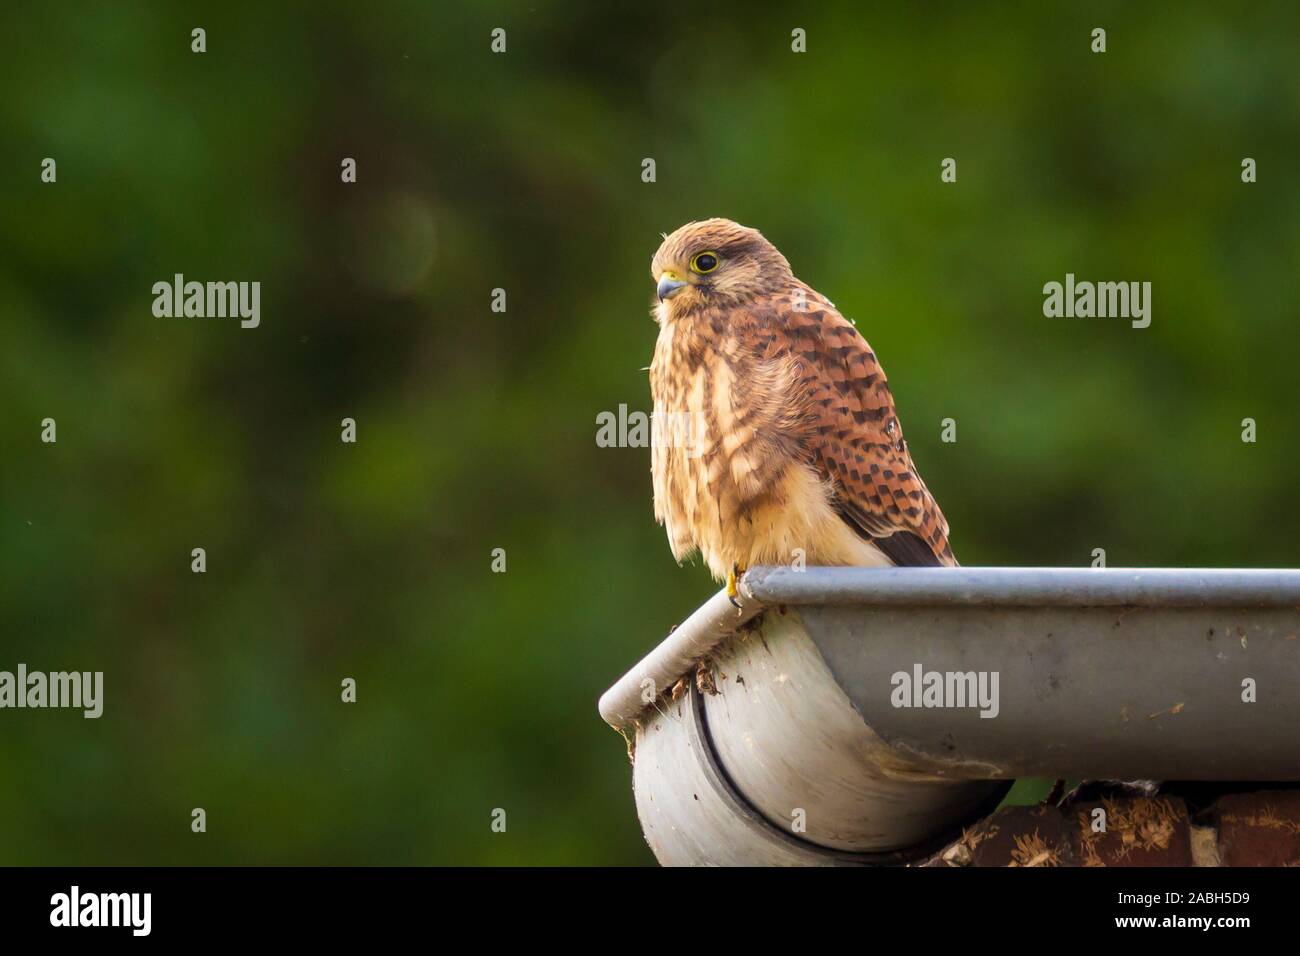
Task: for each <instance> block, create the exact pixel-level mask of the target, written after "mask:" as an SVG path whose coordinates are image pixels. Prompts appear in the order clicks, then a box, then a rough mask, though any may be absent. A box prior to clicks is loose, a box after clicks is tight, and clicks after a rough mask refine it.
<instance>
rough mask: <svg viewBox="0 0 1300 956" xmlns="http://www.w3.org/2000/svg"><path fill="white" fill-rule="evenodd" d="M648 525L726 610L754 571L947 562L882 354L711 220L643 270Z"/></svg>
mask: <svg viewBox="0 0 1300 956" xmlns="http://www.w3.org/2000/svg"><path fill="white" fill-rule="evenodd" d="M650 272H651V276H652V277H653V279H654V280H655V282H656V283H657V284H658V285H657V290H656V291H657V294H658V299H659V301H658V303H657V305H656V306H655V310H654V314H655V319H656V321H657V322H658V323H659V339H658V341H657V342H656V343H655V354H654V361H653V363H652V364H651V366H650V391H651V395H652V397H653V399H654V425H653V432H654V435H653V440H652V442H651V445H652V448H651V474H652V476H653V479H654V507H655V517H656V518H657V519H658V520H659V522H660V523H661V524H663V525H664V526H665V528H666V529H667V531H668V541H669V544H670V545H671V546H672V551H673V556H674V557H675V558H677V560H678V561H681V560H683V559H684V558H685V557H687V556H688V555H689V554H690V553H691V552H693V551H696V550H698V551H699V552H700V554H701V555H702V556H703V558H704V560H705V561H706V562H707V563H708V566H709V569H710V570H711V571H712V572H713V575H714V577H715V578H717V579H718V580H719V581H721V580H724V579H725V580H726V582H727V593H728V594H729V595H731V596H732V599H733V601H734V599H735V595H736V577H737V575H739V574H741V573H743V572H744V571H745V570H746V569H747V568H751V567H755V566H757V565H760V564H791V563H794V562H795V561H797V560H800V559H802V560H803V561H804V562H805V563H807V564H814V565H817V564H821V565H868V566H890V565H955V564H956V563H957V561H956V559H955V558H954V557H953V554H952V550H951V548H949V546H948V523H947V521H945V520H944V517H943V514H942V513H941V512H940V511H939V506H938V505H937V504H935V501H934V498H933V497H932V496H931V494H930V492H929V490H928V489H927V488H926V487H925V482H923V481H922V480H921V476H920V475H919V474H917V471H916V466H915V465H913V464H912V456H911V455H910V454H909V452H908V450H907V443H906V442H905V441H904V440H903V430H902V426H900V425H899V423H898V416H897V415H896V414H895V412H894V400H893V397H892V395H891V394H890V391H889V385H888V383H887V382H886V381H885V373H884V371H883V370H882V369H881V367H880V363H879V362H877V361H876V355H875V353H874V352H872V351H871V347H870V346H869V345H867V343H866V340H865V339H863V338H862V336H861V335H860V334H859V333H858V330H857V329H856V328H855V327H854V326H853V324H852V323H850V322H849V321H848V320H846V319H845V318H844V317H843V316H842V315H840V313H839V312H838V311H836V309H835V306H834V305H832V304H831V302H830V300H829V299H827V298H826V297H825V296H823V295H821V294H820V293H819V292H817V291H816V290H814V289H812V288H811V287H810V286H808V285H805V284H804V283H803V282H801V281H799V280H798V279H796V278H795V276H794V273H792V272H791V271H790V263H789V262H787V261H786V259H785V256H783V255H781V253H780V252H778V251H777V249H776V247H775V246H773V245H772V244H771V243H770V242H768V241H767V240H766V239H764V238H763V236H762V235H761V234H760V233H759V232H758V231H757V230H756V229H749V228H746V227H745V226H741V225H738V224H737V223H734V222H732V221H731V220H729V219H708V220H705V221H703V222H692V223H687V224H686V225H684V226H682V227H681V228H680V229H678V230H677V231H676V232H674V233H673V234H672V235H670V236H665V237H664V241H663V244H662V245H661V246H660V247H659V251H658V252H656V253H655V255H654V259H653V261H652V262H651V265H650Z"/></svg>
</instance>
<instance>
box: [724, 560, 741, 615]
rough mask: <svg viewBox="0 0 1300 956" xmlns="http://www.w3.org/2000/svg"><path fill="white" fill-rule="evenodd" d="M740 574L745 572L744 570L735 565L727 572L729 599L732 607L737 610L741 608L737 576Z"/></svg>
mask: <svg viewBox="0 0 1300 956" xmlns="http://www.w3.org/2000/svg"><path fill="white" fill-rule="evenodd" d="M740 574H744V572H743V571H741V570H740V568H739V567H737V566H735V565H733V566H732V568H731V570H730V571H728V572H727V600H728V601H730V602H731V605H732V607H734V608H735V609H736V610H737V611H739V610H741V607H740V602H739V601H737V600H736V595H737V594H739V593H740V592H739V591H738V590H737V588H736V577H737V576H738V575H740Z"/></svg>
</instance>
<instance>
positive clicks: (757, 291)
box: [650, 219, 793, 320]
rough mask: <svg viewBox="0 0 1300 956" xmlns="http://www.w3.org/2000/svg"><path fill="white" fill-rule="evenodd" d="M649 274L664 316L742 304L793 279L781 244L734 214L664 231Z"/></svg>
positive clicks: (779, 287)
mask: <svg viewBox="0 0 1300 956" xmlns="http://www.w3.org/2000/svg"><path fill="white" fill-rule="evenodd" d="M650 276H651V278H653V279H654V281H655V283H656V285H655V295H656V296H657V297H658V300H659V303H660V304H659V306H658V308H657V311H658V314H659V315H660V317H661V320H662V319H663V318H669V317H673V316H679V315H687V314H690V313H692V312H695V311H698V310H699V309H702V308H706V307H708V306H711V305H724V306H734V305H739V304H742V303H744V302H745V301H747V300H749V299H752V298H754V297H755V296H760V295H764V294H769V293H773V292H779V291H781V290H783V289H786V288H788V287H789V285H790V282H791V281H792V279H793V275H792V274H791V272H790V263H788V262H786V259H785V256H783V255H781V253H780V252H778V251H777V249H776V246H774V245H772V244H771V243H770V242H768V241H767V240H766V239H764V238H763V235H762V233H760V232H759V231H758V230H757V229H750V228H749V227H747V226H742V225H740V224H739V223H735V222H732V221H731V220H730V219H705V220H704V221H703V222H688V223H687V224H686V225H684V226H682V227H681V228H680V229H678V230H677V231H676V232H674V233H672V234H671V235H667V236H664V241H663V244H662V245H661V246H660V247H659V251H658V252H656V253H655V255H654V259H652V260H651V262H650Z"/></svg>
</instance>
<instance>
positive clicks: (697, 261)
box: [691, 252, 718, 275]
mask: <svg viewBox="0 0 1300 956" xmlns="http://www.w3.org/2000/svg"><path fill="white" fill-rule="evenodd" d="M717 267H718V254H717V253H716V252H701V253H698V254H697V255H696V256H695V258H694V259H692V260H691V270H692V271H693V272H698V273H699V274H700V275H704V273H706V272H712V271H713V270H714V269H716V268H717Z"/></svg>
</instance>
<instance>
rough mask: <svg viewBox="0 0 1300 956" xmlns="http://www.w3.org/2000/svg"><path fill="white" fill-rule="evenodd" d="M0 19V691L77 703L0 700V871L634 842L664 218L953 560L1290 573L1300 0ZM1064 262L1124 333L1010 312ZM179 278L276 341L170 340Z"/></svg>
mask: <svg viewBox="0 0 1300 956" xmlns="http://www.w3.org/2000/svg"><path fill="white" fill-rule="evenodd" d="M6 19H7V24H6V33H7V36H6V37H5V39H4V41H3V45H4V47H5V56H4V58H3V65H0V78H2V79H3V84H4V90H5V94H4V95H3V96H0V144H2V146H3V148H2V149H0V174H2V175H3V183H4V187H3V201H0V332H2V333H3V346H0V449H2V451H3V457H2V460H0V669H9V670H12V669H13V668H14V667H15V666H16V665H17V663H18V662H20V661H22V662H25V663H27V665H28V666H29V667H31V668H34V669H44V670H61V669H76V670H102V671H104V672H105V675H106V676H105V682H106V700H105V713H104V716H103V717H102V718H101V719H99V720H83V719H82V718H81V717H80V716H79V715H77V714H73V713H69V712H60V711H44V712H41V711H36V712H33V711H3V712H0V863H88V864H106V863H131V864H134V863H168V864H186V863H398V864H423V863H471V864H495V863H555V864H608V863H630V864H639V863H645V862H648V861H649V860H650V855H649V853H648V851H647V850H646V848H645V846H644V843H643V841H642V839H641V836H640V833H639V829H638V826H637V822H636V818H635V813H634V810H633V805H632V799H631V793H630V789H629V768H628V764H627V760H626V758H625V756H624V750H623V744H622V741H620V739H619V738H618V737H617V736H616V735H615V734H614V733H613V732H611V731H610V730H609V729H608V728H607V727H605V726H604V725H603V724H602V723H601V721H600V720H599V718H598V716H597V715H596V712H595V701H596V698H597V696H598V695H599V693H600V692H601V691H602V690H603V689H604V688H605V687H606V686H608V685H609V684H610V683H611V682H612V681H613V680H614V679H615V678H617V677H618V676H619V674H620V673H622V672H623V671H624V670H625V669H627V668H628V667H630V666H631V665H632V664H633V663H634V662H635V660H636V659H637V658H638V656H639V655H640V654H641V653H643V652H644V651H646V650H647V649H649V648H650V647H651V646H653V644H654V643H656V642H657V641H658V640H659V639H660V638H661V637H662V636H663V635H664V634H665V633H666V632H667V630H668V628H669V626H670V625H671V624H672V623H674V622H676V621H678V620H680V619H681V618H682V617H683V616H685V615H686V614H687V613H688V612H689V611H690V610H692V609H693V608H694V607H695V606H696V605H698V604H699V603H700V602H701V601H702V600H704V599H705V598H706V597H707V596H708V595H709V594H710V593H711V592H712V589H713V585H712V583H711V582H710V581H709V579H708V576H707V573H706V572H705V571H704V569H703V568H702V567H700V566H694V567H691V566H688V567H686V568H681V569H679V568H678V567H677V566H676V565H675V564H674V562H673V560H672V558H671V556H670V554H669V551H668V547H667V543H666V540H665V537H664V534H663V532H662V530H661V529H659V528H658V527H657V526H656V525H655V524H654V521H653V519H652V516H651V510H650V481H649V453H648V450H646V449H636V448H631V449H605V448H598V447H597V445H596V442H595V432H596V425H595V420H596V416H597V414H598V413H600V412H602V411H614V410H617V409H618V407H619V405H620V404H625V405H627V406H628V407H629V408H630V409H632V410H638V409H639V410H643V411H646V410H648V407H649V399H648V388H647V383H646V376H645V372H644V371H643V369H644V367H645V366H646V365H647V364H648V363H649V359H650V353H651V348H652V344H653V341H654V336H655V332H656V329H655V326H654V325H653V323H652V321H651V319H650V317H649V307H650V301H651V292H652V285H651V279H650V275H649V272H648V264H649V259H650V256H651V254H652V253H653V251H654V249H655V247H656V246H657V244H658V241H659V233H661V232H666V231H670V230H672V229H674V228H676V227H677V226H678V225H680V224H681V223H683V222H685V221H687V220H691V219H700V218H705V217H708V216H715V215H721V216H728V217H730V218H734V219H736V220H739V221H741V222H743V223H746V224H747V225H753V226H756V227H759V228H760V229H762V230H763V231H764V232H765V234H766V235H767V236H768V237H769V238H770V239H771V240H772V241H773V242H775V243H776V244H777V245H778V247H780V248H781V249H782V251H783V252H784V253H785V254H786V256H787V257H788V258H789V259H790V261H791V263H792V264H793V266H794V268H795V271H796V273H797V274H798V275H799V276H800V277H801V278H803V279H804V280H806V281H808V282H809V283H811V284H812V285H813V286H815V287H816V288H818V289H819V290H821V291H823V292H824V293H826V294H827V295H828V296H830V297H831V298H832V299H833V300H834V301H835V302H836V303H837V305H838V306H839V307H840V308H841V310H842V311H843V312H844V313H845V314H846V315H848V316H851V317H853V318H855V319H856V321H857V323H858V327H859V328H860V329H861V330H862V331H863V333H864V334H865V335H866V336H867V338H868V339H869V340H870V341H871V343H872V345H873V347H874V348H875V349H876V351H877V353H878V354H879V355H880V357H881V359H882V361H883V363H884V365H885V368H886V370H887V371H888V373H889V375H890V378H891V382H892V383H893V386H894V392H895V396H896V399H897V401H898V405H899V410H900V416H901V419H902V423H903V426H904V428H905V430H906V434H907V437H908V440H909V443H910V445H911V447H912V450H913V454H914V456H915V458H916V461H917V463H918V465H919V467H920V469H921V472H922V474H923V475H924V476H925V478H926V481H927V483H928V484H929V486H930V488H931V490H932V491H933V492H934V493H935V495H936V496H937V498H938V499H939V501H940V502H941V504H942V506H943V508H944V511H945V512H946V514H947V516H948V518H949V521H950V522H951V525H952V542H953V546H954V549H955V551H956V553H957V555H958V557H959V559H960V560H961V561H962V562H963V563H965V564H1023V565H1076V566H1077V565H1084V564H1087V563H1088V562H1089V561H1090V560H1091V552H1092V549H1093V548H1097V547H1104V548H1105V549H1106V551H1107V555H1108V562H1109V563H1110V564H1111V565H1112V566H1119V565H1174V566H1177V565H1186V566H1198V565H1205V566H1225V567H1232V566H1242V567H1252V566H1290V565H1295V564H1296V563H1297V554H1298V553H1300V546H1298V545H1297V543H1296V542H1297V531H1298V530H1300V519H1298V518H1297V514H1296V507H1295V482H1294V475H1295V474H1296V468H1297V463H1298V461H1300V436H1298V435H1297V427H1296V426H1297V421H1298V415H1300V407H1298V405H1300V403H1298V402H1297V398H1296V394H1297V393H1296V377H1295V369H1296V367H1297V359H1298V358H1300V344H1298V343H1297V336H1296V331H1295V330H1296V323H1297V319H1298V318H1300V316H1298V315H1297V308H1298V307H1297V305H1296V302H1297V296H1296V289H1295V275H1296V271H1297V264H1300V254H1298V253H1300V240H1298V236H1300V230H1298V229H1297V225H1298V224H1300V190H1298V189H1297V184H1296V171H1297V168H1298V165H1300V124H1298V123H1297V116H1300V57H1297V41H1296V36H1297V35H1298V34H1297V25H1298V23H1297V15H1296V13H1295V12H1294V10H1293V7H1292V5H1289V4H1278V5H1276V6H1264V5H1254V4H1251V5H1246V6H1245V7H1244V8H1242V9H1216V7H1215V6H1213V5H1210V4H1202V5H1198V6H1191V5H1183V4H1178V5H1173V4H1171V5H1167V6H1155V5H1150V6H1149V5H1145V4H1144V5H1140V6H1138V5H1130V4H1118V3H1116V4H1110V5H1102V6H1100V7H1099V8H1098V9H1096V10H1093V11H1091V12H1087V13H1084V12H1082V11H1080V10H1077V9H1075V8H1074V5H1056V6H1052V5H1045V4H1033V5H1029V4H1024V5H1010V6H1003V7H1000V8H998V9H996V10H993V9H977V8H976V6H975V5H965V4H963V5H953V6H952V7H951V8H944V7H941V6H940V5H930V4H916V5H891V6H890V7H883V6H882V7H879V8H871V7H866V6H864V5H862V4H857V3H840V4H829V5H824V6H822V5H818V6H817V7H815V8H814V7H811V6H809V7H798V8H791V9H786V10H781V9H780V8H778V7H775V6H760V5H754V6H741V5H737V6H735V7H733V8H726V7H725V6H720V5H709V6H708V7H707V8H704V9H697V10H695V11H693V12H688V11H687V10H683V11H681V12H679V13H673V14H669V13H668V12H666V11H664V10H661V9H658V8H655V7H653V6H644V5H642V6H640V7H636V8H632V7H629V8H628V9H626V10H620V9H619V8H618V7H617V6H616V5H610V4H605V3H596V2H589V3H578V2H571V3H565V4H546V3H533V4H525V3H481V4H472V5H470V4H462V5H456V6H452V5H449V4H440V3H426V2H418V3H417V2H407V3H392V4H342V3H337V4H336V3H329V4H313V5H309V6H301V5H278V4H261V5H259V4H245V5H233V4H221V5H215V4H214V5H211V6H204V7H191V6H190V5H166V4H162V3H157V4H146V3H136V4H81V5H40V6H37V5H31V6H20V7H18V8H16V9H11V10H9V11H7V18H6ZM195 26H202V27H203V28H204V29H206V31H207V47H208V52H206V53H204V54H201V55H199V54H194V53H191V52H190V30H191V29H192V28H193V27H195ZM498 26H499V27H504V28H505V29H506V30H507V35H508V52H507V53H506V54H505V55H500V56H498V55H493V54H492V53H491V52H490V51H489V32H490V30H491V29H492V28H494V27H498ZM796 26H797V27H802V28H804V29H806V30H807V35H808V52H807V53H805V54H794V53H792V52H791V51H790V31H791V29H792V28H793V27H796ZM1096 26H1103V27H1105V28H1106V29H1107V31H1108V51H1107V52H1106V53H1105V54H1093V53H1091V52H1090V49H1089V33H1090V31H1091V30H1092V28H1093V27H1096ZM47 156H50V157H54V158H56V159H57V162H58V182H57V184H54V185H46V184H42V183H41V182H40V181H39V171H40V162H41V160H42V159H43V158H44V157H47ZM345 156H350V157H354V158H355V159H356V160H357V163H358V169H359V181H358V182H357V183H356V184H355V185H345V184H343V183H341V182H340V177H339V164H340V161H341V159H342V158H343V157H345ZM949 156H951V157H954V158H956V160H957V163H958V180H957V182H956V183H955V184H943V183H941V182H940V178H939V169H940V161H941V160H942V159H943V158H944V157H949ZM1247 156H1249V157H1253V158H1254V159H1255V160H1256V161H1257V162H1258V167H1259V182H1258V183H1255V184H1250V185H1247V184H1243V183H1242V182H1241V178H1240V164H1241V160H1242V158H1243V157H1247ZM645 157H653V158H654V159H655V160H656V164H657V181H656V182H655V183H652V184H647V183H643V182H642V181H641V177H640V172H641V161H642V159H643V158H645ZM1067 272H1072V273H1074V274H1076V275H1077V276H1078V277H1079V278H1081V279H1093V280H1148V281H1151V282H1152V285H1153V312H1152V318H1153V321H1152V325H1151V327H1150V328H1149V329H1146V330H1134V329H1131V328H1129V327H1128V325H1127V323H1125V322H1122V321H1117V320H1099V319H1092V320H1086V319H1077V320H1066V319H1048V318H1045V317H1044V316H1043V314H1042V291H1041V290H1042V286H1043V284H1044V283H1045V282H1048V281H1052V280H1056V281H1060V280H1062V279H1063V278H1064V276H1065V274H1066V273H1067ZM175 273H183V274H185V275H186V277H188V278H194V279H199V280H209V279H212V280H225V279H238V280H258V281H260V282H261V283H262V324H261V326H260V327H259V328H257V329H252V330H242V329H240V328H239V327H238V325H237V323H236V322H233V321H229V320H214V319H158V318H154V317H153V315H152V314H151V311H150V310H151V305H152V294H151V292H150V289H151V286H152V284H153V283H154V282H156V281H159V280H168V279H170V277H171V276H172V275H173V274H175ZM497 287H500V288H504V289H506V290H507V294H508V311H507V312H506V313H505V314H494V313H492V312H491V311H490V310H489V302H490V293H491V290H492V289H493V288H497ZM345 416H350V417H353V418H355V419H356V420H357V422H358V436H359V440H358V442H357V443H356V444H355V445H344V444H342V443H341V442H340V441H339V422H340V419H342V418H343V417H345ZM46 417H51V418H54V419H56V420H57V422H58V443H57V444H55V445H45V444H41V443H40V440H39V424H40V422H41V420H42V419H43V418H46ZM1246 417H1250V418H1254V419H1255V420H1256V421H1257V422H1258V430H1259V440H1258V441H1257V442H1256V443H1254V444H1245V443H1243V442H1242V441H1241V438H1240V433H1241V421H1242V419H1243V418H1246ZM945 418H952V419H955V420H956V422H957V429H958V433H957V434H958V440H957V442H956V443H953V444H944V443H942V442H941V441H940V440H939V435H940V424H939V423H940V421H941V420H942V419H945ZM194 547H204V548H206V550H207V554H208V571H207V573H206V574H202V575H198V574H192V573H191V572H190V569H189V562H190V557H189V556H190V550H191V548H194ZM497 547H501V548H505V549H506V552H507V555H508V571H507V573H505V574H493V573H491V571H490V553H491V551H492V549H493V548H497ZM349 676H350V677H354V678H356V680H357V682H358V688H359V692H358V693H359V699H358V702H357V703H356V704H353V705H345V704H342V703H341V702H340V700H339V684H340V681H341V679H342V678H344V677H349ZM200 806H201V807H203V808H205V809H206V811H207V814H208V832H207V833H206V834H204V835H202V836H197V835H194V834H191V832H190V827H189V823H190V810H191V808H193V807H200ZM497 807H500V808H504V809H505V810H506V812H507V814H508V830H507V832H506V833H505V834H494V833H492V832H491V830H490V827H489V823H490V814H491V812H492V810H493V809H494V808H497Z"/></svg>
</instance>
